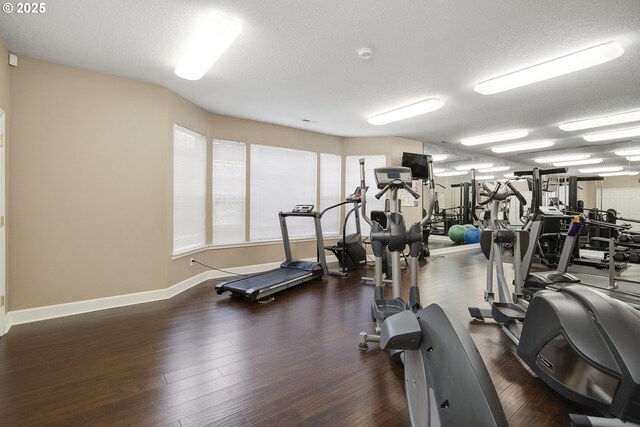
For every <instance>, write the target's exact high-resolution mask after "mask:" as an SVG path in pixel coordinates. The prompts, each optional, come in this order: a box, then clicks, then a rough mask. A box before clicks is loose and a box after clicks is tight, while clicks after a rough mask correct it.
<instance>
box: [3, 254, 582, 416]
mask: <svg viewBox="0 0 640 427" xmlns="http://www.w3.org/2000/svg"><path fill="white" fill-rule="evenodd" d="M485 265H486V260H485V258H484V257H483V255H482V254H481V253H479V251H477V250H476V251H471V252H459V253H454V254H449V255H446V256H445V258H439V259H434V260H430V261H429V262H428V263H423V264H422V265H421V274H420V287H421V294H422V302H423V304H428V303H431V302H437V303H439V304H441V305H442V306H443V307H444V308H445V309H446V310H448V311H449V312H450V313H452V314H453V315H454V317H456V318H457V319H458V320H459V321H461V322H462V323H463V324H464V325H466V326H468V328H469V330H470V332H471V334H472V337H473V339H474V340H475V342H476V344H477V346H478V348H479V351H480V353H481V354H482V356H483V358H484V361H485V363H486V365H487V367H488V369H489V371H490V372H491V374H492V378H493V380H494V383H495V386H496V388H497V390H498V393H499V395H500V399H501V401H502V404H503V407H504V410H505V412H506V414H507V417H508V420H509V423H510V425H512V426H525V425H526V426H556V425H557V426H560V425H568V413H569V412H571V411H575V410H579V409H578V408H574V407H573V406H572V405H571V404H570V403H569V402H567V401H565V400H564V399H562V398H561V397H559V396H558V395H556V394H555V393H554V392H553V391H551V390H550V389H549V388H548V387H546V386H545V385H544V384H543V383H542V382H540V381H539V380H538V379H536V378H533V377H532V376H531V375H530V374H529V373H528V372H527V370H526V369H525V368H524V367H523V366H522V365H521V364H520V362H519V361H518V359H517V358H516V357H515V346H514V345H513V344H512V343H511V342H510V341H509V339H508V338H507V337H506V335H504V334H503V333H502V332H501V331H500V329H499V328H498V327H497V326H496V325H482V324H476V323H473V322H471V321H470V320H469V315H468V312H467V306H469V305H481V306H483V305H482V304H483V301H482V295H483V289H484V268H485ZM361 273H362V274H364V275H370V274H371V272H370V271H367V270H363V271H362V272H361ZM405 276H408V274H406V273H405ZM405 280H408V278H407V277H405ZM405 290H406V289H405ZM372 294H373V289H372V288H371V287H370V286H364V285H361V284H360V282H359V276H358V274H357V273H356V274H352V276H351V277H349V278H348V279H338V278H334V277H329V278H324V279H323V280H322V281H315V282H311V283H309V284H306V285H302V286H299V287H297V288H293V289H290V290H288V291H286V292H283V293H280V294H278V295H276V299H275V300H274V301H273V302H271V303H268V304H259V303H253V304H252V303H247V302H245V301H243V300H241V299H238V298H231V297H229V296H228V295H222V296H219V295H217V294H215V291H214V290H213V283H203V284H201V285H199V286H197V287H194V288H192V289H190V290H189V291H187V292H184V293H183V294H181V295H178V296H176V297H174V298H173V299H171V300H168V301H161V302H154V303H148V304H141V305H137V306H132V307H124V308H117V309H112V310H106V311H102V312H96V313H90V314H85V315H78V316H72V317H67V318H62V319H55V320H50V321H44V322H38V323H33V324H28V325H19V326H14V327H13V328H12V329H11V331H10V333H9V334H7V335H5V336H4V337H3V338H2V339H0V424H1V425H6V426H86V425H91V426H102V425H104V426H120V425H132V426H139V425H140V426H143V425H144V426H170V427H187V426H189V427H191V426H338V425H340V426H405V425H408V413H407V408H406V402H405V398H404V392H403V388H402V368H401V367H400V366H397V365H395V364H394V363H393V362H392V361H391V360H390V359H389V357H388V355H387V354H386V353H385V352H383V351H380V350H379V349H378V348H377V346H375V345H372V346H371V349H370V350H369V351H368V352H360V351H358V349H357V342H358V334H359V332H360V331H368V332H371V331H372V323H371V321H370V314H369V310H370V308H369V305H370V303H371V298H372Z"/></svg>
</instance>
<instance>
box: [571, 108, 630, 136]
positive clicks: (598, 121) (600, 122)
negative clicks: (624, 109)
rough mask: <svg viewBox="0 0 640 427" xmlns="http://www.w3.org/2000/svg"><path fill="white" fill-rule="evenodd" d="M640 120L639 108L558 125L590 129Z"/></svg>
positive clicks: (572, 128)
mask: <svg viewBox="0 0 640 427" xmlns="http://www.w3.org/2000/svg"><path fill="white" fill-rule="evenodd" d="M638 120H640V110H636V111H630V112H628V113H621V114H612V115H610V116H602V117H594V118H592V119H585V120H577V121H574V122H566V123H562V124H561V125H560V126H558V127H559V128H560V129H562V130H564V131H567V132H568V131H572V130H582V129H591V128H597V127H601V126H610V125H619V124H620V123H629V122H635V121H638Z"/></svg>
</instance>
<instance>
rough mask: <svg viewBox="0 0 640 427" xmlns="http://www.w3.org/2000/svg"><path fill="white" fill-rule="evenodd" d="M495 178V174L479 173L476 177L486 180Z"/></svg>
mask: <svg viewBox="0 0 640 427" xmlns="http://www.w3.org/2000/svg"><path fill="white" fill-rule="evenodd" d="M493 178H495V176H493V175H477V176H476V179H481V180H486V179H493Z"/></svg>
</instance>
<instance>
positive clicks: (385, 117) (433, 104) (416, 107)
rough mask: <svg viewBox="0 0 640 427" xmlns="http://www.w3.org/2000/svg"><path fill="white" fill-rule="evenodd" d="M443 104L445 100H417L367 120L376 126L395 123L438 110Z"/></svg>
mask: <svg viewBox="0 0 640 427" xmlns="http://www.w3.org/2000/svg"><path fill="white" fill-rule="evenodd" d="M443 106H444V102H442V101H440V100H439V99H436V98H429V99H425V100H424V101H420V102H416V103H415V104H411V105H407V106H404V107H400V108H398V109H395V110H392V111H387V112H386V113H382V114H378V115H377V116H373V117H370V118H369V119H368V120H367V122H369V124H372V125H376V126H379V125H386V124H387V123H393V122H397V121H400V120H404V119H408V118H410V117H415V116H419V115H421V114H427V113H430V112H432V111H435V110H438V109H440V108H442V107H443Z"/></svg>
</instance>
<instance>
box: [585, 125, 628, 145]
mask: <svg viewBox="0 0 640 427" xmlns="http://www.w3.org/2000/svg"><path fill="white" fill-rule="evenodd" d="M634 136H640V127H637V128H629V129H620V130H612V131H610V132H600V133H591V134H589V135H585V136H583V137H582V138H583V139H584V140H585V141H589V142H596V141H609V140H611V139H622V138H633V137H634Z"/></svg>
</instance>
